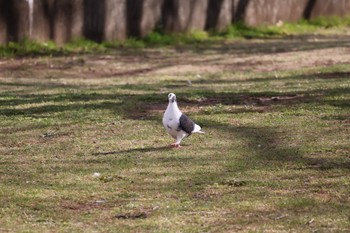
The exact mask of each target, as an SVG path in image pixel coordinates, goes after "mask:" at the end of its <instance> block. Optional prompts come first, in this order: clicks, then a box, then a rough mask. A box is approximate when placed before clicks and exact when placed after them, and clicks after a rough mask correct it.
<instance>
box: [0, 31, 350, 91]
mask: <svg viewBox="0 0 350 233" xmlns="http://www.w3.org/2000/svg"><path fill="white" fill-rule="evenodd" d="M349 63H350V36H337V37H331V36H329V37H327V36H322V37H321V36H320V37H315V36H314V37H309V38H308V37H304V38H290V39H280V40H244V41H233V42H232V41H231V42H221V43H212V44H200V45H197V46H183V47H178V48H159V49H145V50H138V51H135V50H119V51H110V54H103V55H70V56H65V57H38V58H18V59H1V60H0V81H1V83H3V84H6V83H7V84H9V83H11V82H12V81H13V79H16V81H22V82H23V83H27V82H38V81H42V80H43V79H44V80H45V82H55V83H56V84H61V85H68V84H69V85H74V84H77V83H80V82H81V81H84V82H85V83H86V84H90V85H96V84H97V83H100V81H101V79H106V82H105V83H104V84H107V85H108V83H109V82H108V79H111V78H113V79H114V78H120V79H121V80H126V81H127V82H128V83H129V82H132V80H130V78H131V77H133V78H135V77H140V76H141V77H145V76H146V77H152V76H153V75H164V76H182V75H186V74H191V75H192V74H194V75H196V74H198V75H215V74H216V73H232V72H245V71H253V72H271V71H279V70H298V69H300V68H305V67H315V66H329V65H335V64H349ZM29 77H30V78H31V79H30V80H29V79H28V78H29ZM11 80H12V81H11ZM94 80H97V81H98V82H94Z"/></svg>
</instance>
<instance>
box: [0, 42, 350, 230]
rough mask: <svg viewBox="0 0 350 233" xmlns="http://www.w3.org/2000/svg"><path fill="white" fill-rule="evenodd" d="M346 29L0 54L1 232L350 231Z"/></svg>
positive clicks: (348, 44)
mask: <svg viewBox="0 0 350 233" xmlns="http://www.w3.org/2000/svg"><path fill="white" fill-rule="evenodd" d="M349 41H350V40H349V36H348V35H343V36H342V35H337V36H330V35H324V36H299V37H293V38H289V39H265V40H262V39H254V40H239V41H237V40H236V41H230V40H222V41H213V42H211V43H204V44H198V45H196V46H193V45H187V46H186V45H183V46H175V47H168V48H146V49H136V50H135V49H117V50H109V51H108V52H107V53H103V54H98V55H96V54H95V55H94V54H90V55H89V54H85V55H84V54H82V55H79V54H75V55H67V56H57V57H55V56H53V57H51V56H44V57H32V58H28V57H27V58H8V59H5V58H3V59H1V60H0V154H1V155H0V206H1V209H0V232H349V231H350V153H349V152H350V151H349V135H350V134H349V124H350V111H349V110H350V109H349V107H350V49H349V48H350V42H349ZM169 92H174V93H176V94H177V99H178V103H179V106H180V109H182V110H183V111H184V112H186V113H187V115H189V116H190V117H191V118H193V119H194V120H195V121H196V122H197V123H198V124H199V125H201V126H202V128H203V130H204V131H206V134H205V135H192V136H191V137H189V138H186V139H185V140H184V141H183V146H184V147H183V148H181V149H170V148H168V145H169V144H170V143H172V142H173V141H172V139H171V138H170V137H169V136H168V135H167V134H166V132H165V129H164V128H163V126H162V123H161V118H162V114H163V111H164V110H165V108H166V105H167V94H168V93H169Z"/></svg>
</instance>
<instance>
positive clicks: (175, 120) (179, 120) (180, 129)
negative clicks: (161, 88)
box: [163, 93, 204, 148]
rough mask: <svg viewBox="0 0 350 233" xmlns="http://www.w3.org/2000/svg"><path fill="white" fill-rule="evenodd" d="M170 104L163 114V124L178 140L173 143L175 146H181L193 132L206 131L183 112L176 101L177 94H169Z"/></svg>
mask: <svg viewBox="0 0 350 233" xmlns="http://www.w3.org/2000/svg"><path fill="white" fill-rule="evenodd" d="M168 99H169V104H168V107H167V108H166V110H165V112H164V116H163V125H164V127H165V128H166V130H167V132H168V133H169V134H170V136H172V137H173V138H174V139H175V140H176V142H175V143H173V144H171V146H174V147H175V148H179V147H180V143H181V140H182V139H183V138H184V137H186V136H190V135H191V134H192V133H204V132H203V131H201V127H200V126H199V125H197V124H195V123H194V122H193V121H192V120H191V119H190V118H189V117H188V116H186V115H185V114H183V113H182V112H181V111H180V109H179V107H178V106H177V102H176V95H175V94H174V93H170V94H169V95H168Z"/></svg>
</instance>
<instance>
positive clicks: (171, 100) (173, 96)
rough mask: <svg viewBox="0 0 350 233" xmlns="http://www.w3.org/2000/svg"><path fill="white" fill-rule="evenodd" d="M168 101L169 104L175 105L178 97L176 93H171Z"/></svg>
mask: <svg viewBox="0 0 350 233" xmlns="http://www.w3.org/2000/svg"><path fill="white" fill-rule="evenodd" d="M168 100H169V102H171V103H174V102H175V101H176V95H175V94H174V93H170V94H169V95H168Z"/></svg>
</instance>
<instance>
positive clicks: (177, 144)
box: [175, 133, 187, 148]
mask: <svg viewBox="0 0 350 233" xmlns="http://www.w3.org/2000/svg"><path fill="white" fill-rule="evenodd" d="M186 135H187V134H186V133H182V134H179V135H178V136H177V138H176V142H175V148H180V147H181V146H180V143H181V141H182V139H183V138H184V137H186Z"/></svg>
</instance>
